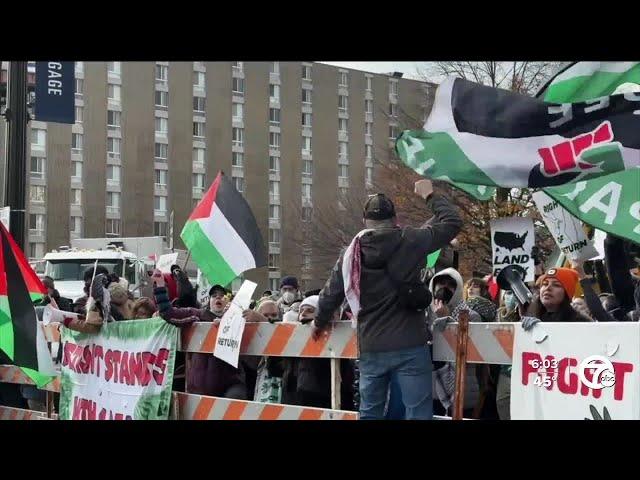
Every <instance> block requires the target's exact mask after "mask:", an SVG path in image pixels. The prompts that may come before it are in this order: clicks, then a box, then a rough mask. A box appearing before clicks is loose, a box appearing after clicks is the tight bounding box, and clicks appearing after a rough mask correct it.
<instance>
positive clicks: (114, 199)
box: [107, 192, 120, 210]
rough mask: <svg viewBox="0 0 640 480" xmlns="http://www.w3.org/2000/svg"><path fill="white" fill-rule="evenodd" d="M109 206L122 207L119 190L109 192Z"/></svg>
mask: <svg viewBox="0 0 640 480" xmlns="http://www.w3.org/2000/svg"><path fill="white" fill-rule="evenodd" d="M107 207H109V208H113V209H116V210H117V209H119V208H120V194H119V193H118V192H107Z"/></svg>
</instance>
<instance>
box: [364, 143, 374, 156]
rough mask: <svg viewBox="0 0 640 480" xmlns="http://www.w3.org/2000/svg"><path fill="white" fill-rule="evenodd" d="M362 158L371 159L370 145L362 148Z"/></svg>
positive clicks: (371, 149) (371, 150)
mask: <svg viewBox="0 0 640 480" xmlns="http://www.w3.org/2000/svg"><path fill="white" fill-rule="evenodd" d="M364 156H365V157H366V158H373V148H371V145H365V146H364Z"/></svg>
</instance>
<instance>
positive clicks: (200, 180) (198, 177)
mask: <svg viewBox="0 0 640 480" xmlns="http://www.w3.org/2000/svg"><path fill="white" fill-rule="evenodd" d="M192 181H193V188H194V189H199V190H200V191H202V190H204V174H202V173H194V174H193V175H192Z"/></svg>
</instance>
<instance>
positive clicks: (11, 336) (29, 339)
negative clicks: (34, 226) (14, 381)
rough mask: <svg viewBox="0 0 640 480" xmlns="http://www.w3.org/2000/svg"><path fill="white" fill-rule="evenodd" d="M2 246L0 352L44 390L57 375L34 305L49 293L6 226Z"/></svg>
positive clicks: (1, 232)
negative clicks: (43, 387)
mask: <svg viewBox="0 0 640 480" xmlns="http://www.w3.org/2000/svg"><path fill="white" fill-rule="evenodd" d="M0 243H1V244H2V245H0V349H1V350H2V351H3V352H4V353H5V354H6V355H7V356H8V357H9V359H10V360H11V362H12V363H13V365H16V366H18V367H21V368H22V370H23V371H24V372H25V374H27V375H28V376H29V377H30V378H31V379H32V380H33V381H34V382H35V383H36V385H37V386H38V387H42V386H44V385H46V384H47V383H49V382H50V381H51V380H52V379H53V376H54V375H56V372H55V368H54V366H53V361H52V359H51V353H50V352H49V349H48V348H47V342H46V340H45V338H44V333H43V332H42V328H41V327H40V325H39V324H38V318H37V315H36V310H35V307H34V306H33V301H35V300H40V299H42V298H43V297H44V295H46V293H47V289H46V288H45V287H44V285H43V284H42V282H41V281H40V279H39V278H38V276H37V275H36V273H35V272H34V271H33V269H32V268H31V267H30V266H29V263H28V262H27V259H26V258H25V256H24V254H23V253H22V251H21V250H20V248H18V246H17V245H16V243H15V241H14V240H13V237H12V236H11V234H10V233H9V232H8V231H7V229H6V228H5V226H4V225H3V224H0Z"/></svg>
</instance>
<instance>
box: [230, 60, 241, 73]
mask: <svg viewBox="0 0 640 480" xmlns="http://www.w3.org/2000/svg"><path fill="white" fill-rule="evenodd" d="M243 64H244V62H232V63H231V66H232V67H233V69H234V70H236V71H238V72H241V71H242V68H243Z"/></svg>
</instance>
